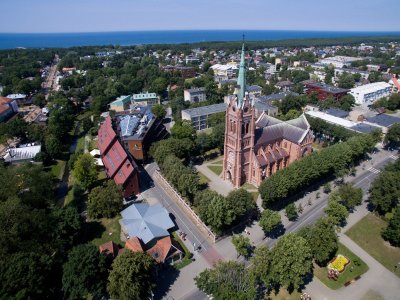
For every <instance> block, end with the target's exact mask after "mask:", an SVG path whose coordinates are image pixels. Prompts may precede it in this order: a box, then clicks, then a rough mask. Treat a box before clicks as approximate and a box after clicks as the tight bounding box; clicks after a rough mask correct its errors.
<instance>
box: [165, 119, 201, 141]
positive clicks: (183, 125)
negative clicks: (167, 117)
mask: <svg viewBox="0 0 400 300" xmlns="http://www.w3.org/2000/svg"><path fill="white" fill-rule="evenodd" d="M171 135H172V137H173V138H176V139H185V138H188V139H191V140H193V139H194V137H195V136H196V131H195V130H194V129H193V127H192V124H191V123H190V122H188V121H177V122H176V123H175V125H174V126H172V128H171Z"/></svg>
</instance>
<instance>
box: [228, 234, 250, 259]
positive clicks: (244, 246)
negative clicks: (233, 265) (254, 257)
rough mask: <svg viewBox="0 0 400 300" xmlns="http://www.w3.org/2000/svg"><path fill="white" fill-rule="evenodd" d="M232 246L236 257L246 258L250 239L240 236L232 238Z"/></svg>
mask: <svg viewBox="0 0 400 300" xmlns="http://www.w3.org/2000/svg"><path fill="white" fill-rule="evenodd" d="M232 244H233V245H234V246H235V249H236V252H237V254H238V256H240V255H241V256H243V257H245V258H246V257H248V256H249V254H250V253H249V252H250V246H251V245H250V239H249V238H248V237H247V236H243V235H241V234H238V235H234V236H233V237H232Z"/></svg>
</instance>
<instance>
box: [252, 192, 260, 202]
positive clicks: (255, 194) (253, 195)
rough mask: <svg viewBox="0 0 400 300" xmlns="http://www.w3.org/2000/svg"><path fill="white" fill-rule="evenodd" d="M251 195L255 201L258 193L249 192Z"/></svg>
mask: <svg viewBox="0 0 400 300" xmlns="http://www.w3.org/2000/svg"><path fill="white" fill-rule="evenodd" d="M250 194H251V196H252V197H253V200H254V202H256V201H257V198H258V196H259V195H260V194H259V193H258V192H251V193H250Z"/></svg>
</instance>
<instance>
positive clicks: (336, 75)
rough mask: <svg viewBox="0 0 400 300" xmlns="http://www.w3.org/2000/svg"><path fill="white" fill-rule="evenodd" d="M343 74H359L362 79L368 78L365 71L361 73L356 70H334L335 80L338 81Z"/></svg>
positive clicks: (367, 73)
mask: <svg viewBox="0 0 400 300" xmlns="http://www.w3.org/2000/svg"><path fill="white" fill-rule="evenodd" d="M343 73H349V74H352V75H354V74H360V76H361V78H362V79H368V77H369V72H367V71H361V70H358V69H350V68H345V69H343V68H336V69H335V79H338V78H339V77H340V75H342V74H343Z"/></svg>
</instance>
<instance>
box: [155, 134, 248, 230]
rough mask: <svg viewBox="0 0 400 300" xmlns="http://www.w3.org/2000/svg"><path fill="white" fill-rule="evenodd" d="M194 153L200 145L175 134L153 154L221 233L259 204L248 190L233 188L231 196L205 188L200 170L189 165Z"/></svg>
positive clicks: (166, 172) (172, 182) (172, 180)
mask: <svg viewBox="0 0 400 300" xmlns="http://www.w3.org/2000/svg"><path fill="white" fill-rule="evenodd" d="M175 134H176V133H175ZM193 153H196V145H195V143H194V142H193V141H192V140H191V139H190V138H189V137H184V138H175V137H171V138H169V139H167V140H162V141H160V142H158V143H156V144H154V145H153V146H152V148H151V154H152V156H153V158H154V159H155V161H156V162H157V163H158V165H159V167H160V170H161V171H162V173H163V175H164V176H165V178H166V179H167V180H168V181H169V182H170V183H171V184H172V185H173V186H174V187H175V188H176V190H177V191H178V192H179V193H180V194H181V195H182V196H183V197H184V198H185V199H186V200H187V201H188V203H189V204H190V205H192V206H193V207H194V209H195V210H196V211H197V213H198V214H199V216H200V218H201V219H202V220H203V221H204V222H205V223H206V224H207V225H210V226H211V228H212V229H213V231H215V232H216V233H221V232H222V231H223V230H225V229H226V228H228V227H229V226H231V225H233V224H235V223H236V222H238V221H239V220H240V219H242V218H243V217H244V216H246V215H248V214H250V213H251V212H252V211H254V210H255V203H254V201H253V199H252V196H251V194H250V193H248V192H247V191H245V190H237V191H233V192H231V193H230V194H229V195H228V196H227V197H224V196H222V195H219V194H218V193H216V192H213V191H210V190H202V187H201V185H200V183H199V182H200V178H199V176H198V174H197V171H196V170H195V169H194V168H192V167H189V166H186V165H185V163H187V162H190V161H191V160H192V159H193Z"/></svg>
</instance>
